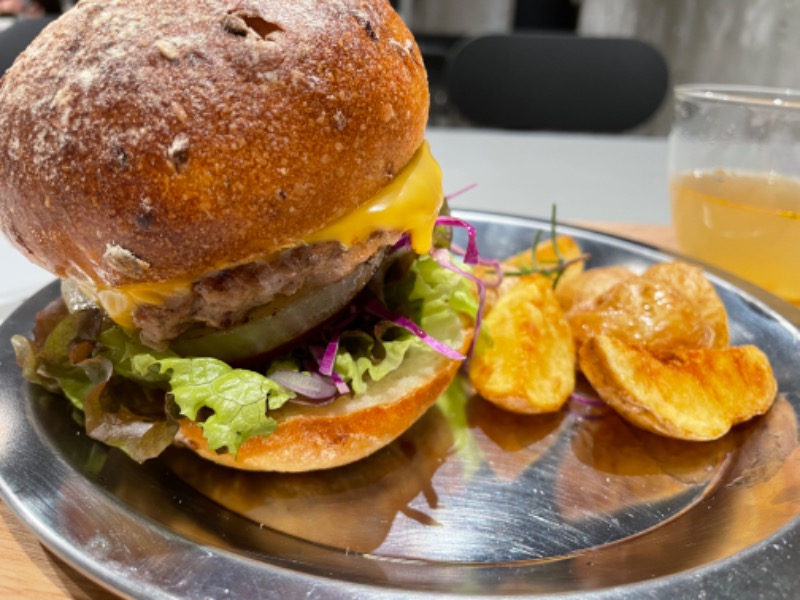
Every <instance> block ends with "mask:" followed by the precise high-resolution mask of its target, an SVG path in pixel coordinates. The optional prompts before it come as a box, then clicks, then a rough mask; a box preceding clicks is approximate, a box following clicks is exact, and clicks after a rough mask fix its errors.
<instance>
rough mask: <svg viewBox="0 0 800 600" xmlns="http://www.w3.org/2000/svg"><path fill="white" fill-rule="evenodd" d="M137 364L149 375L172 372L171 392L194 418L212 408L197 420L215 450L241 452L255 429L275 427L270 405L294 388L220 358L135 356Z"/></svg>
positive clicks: (264, 432)
mask: <svg viewBox="0 0 800 600" xmlns="http://www.w3.org/2000/svg"><path fill="white" fill-rule="evenodd" d="M133 368H134V369H135V370H136V371H137V372H138V373H139V374H140V375H142V376H147V375H148V374H149V373H151V372H152V370H153V368H156V369H157V370H158V372H159V373H161V374H162V375H165V376H167V377H168V380H169V385H170V393H171V395H172V397H173V398H174V400H175V403H176V404H177V405H178V407H179V408H180V413H181V414H182V415H183V416H185V417H188V418H189V419H191V420H193V421H198V415H199V414H200V412H201V411H202V410H203V409H210V410H211V411H212V414H211V415H210V416H208V417H207V418H204V419H202V420H200V421H199V422H198V424H199V425H200V427H201V428H202V429H203V436H204V437H205V438H206V440H207V442H208V447H209V448H210V449H211V450H221V449H223V448H225V449H226V450H227V451H228V452H231V453H233V454H236V453H237V452H238V450H239V446H241V445H242V443H244V441H245V440H247V439H248V438H249V437H252V436H254V435H261V436H267V435H270V434H271V433H272V432H273V431H274V430H275V425H276V423H275V419H273V418H271V417H269V416H267V410H268V409H269V410H277V409H278V408H280V407H281V406H283V405H284V404H285V403H286V402H287V401H288V400H290V399H291V398H294V397H295V394H294V393H293V392H291V391H289V390H287V389H285V388H283V387H282V386H280V385H278V384H277V383H275V382H274V381H272V380H271V379H267V378H266V377H265V376H263V375H260V374H259V373H256V372H255V371H248V370H246V369H234V368H232V367H231V366H229V365H228V364H226V363H224V362H222V361H220V360H217V359H215V358H161V359H157V358H155V357H153V356H148V355H146V354H141V355H137V356H135V357H134V358H133Z"/></svg>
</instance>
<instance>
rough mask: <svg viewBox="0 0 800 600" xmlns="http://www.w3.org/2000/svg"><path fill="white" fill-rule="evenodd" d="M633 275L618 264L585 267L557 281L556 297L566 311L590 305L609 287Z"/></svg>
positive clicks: (634, 275) (633, 275)
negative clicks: (584, 269) (567, 277)
mask: <svg viewBox="0 0 800 600" xmlns="http://www.w3.org/2000/svg"><path fill="white" fill-rule="evenodd" d="M633 277H636V274H635V273H634V272H633V271H631V270H630V269H629V268H628V267H623V266H618V265H614V266H609V267H596V268H594V269H587V270H586V271H583V272H582V273H577V274H575V276H573V277H570V278H569V279H567V280H562V281H559V285H558V287H557V288H556V298H558V301H559V303H560V304H561V308H563V309H564V311H565V312H566V311H568V310H570V309H571V308H573V307H575V306H587V305H591V303H592V302H594V301H595V300H597V298H599V297H600V296H601V295H602V294H604V293H605V292H607V291H608V290H609V289H611V288H612V287H614V286H615V285H617V284H618V283H620V282H622V281H625V280H627V279H632V278H633Z"/></svg>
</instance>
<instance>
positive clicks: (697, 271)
mask: <svg viewBox="0 0 800 600" xmlns="http://www.w3.org/2000/svg"><path fill="white" fill-rule="evenodd" d="M642 277H643V278H644V279H648V280H650V281H660V282H663V283H666V284H667V285H670V286H672V287H673V288H675V289H677V290H680V291H681V292H682V293H683V295H684V296H686V297H687V298H688V300H689V301H690V302H691V303H692V304H693V305H694V306H695V308H696V309H697V311H698V313H699V314H700V318H701V319H702V320H703V321H704V322H705V323H706V324H708V325H709V326H710V328H711V331H712V332H713V334H714V339H713V340H712V342H711V344H710V347H712V348H725V347H726V346H727V345H728V344H729V343H730V334H729V332H728V314H727V313H726V312H725V305H724V304H723V303H722V300H720V297H719V296H718V295H717V292H716V290H715V289H714V286H713V285H711V282H710V281H709V280H708V279H707V278H706V276H705V274H704V273H703V270H702V269H701V268H700V267H696V266H694V265H690V264H688V263H685V262H680V261H675V262H667V263H658V264H655V265H653V266H652V267H650V268H649V269H647V270H646V271H645V272H644V273H643V274H642Z"/></svg>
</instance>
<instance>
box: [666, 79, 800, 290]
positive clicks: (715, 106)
mask: <svg viewBox="0 0 800 600" xmlns="http://www.w3.org/2000/svg"><path fill="white" fill-rule="evenodd" d="M669 181H670V196H671V199H672V220H673V225H674V228H675V233H676V236H677V240H678V245H679V247H680V249H681V251H682V252H683V253H684V254H686V255H688V256H691V257H694V258H697V259H700V260H702V261H705V262H707V263H709V264H712V265H715V266H718V267H721V268H722V269H725V270H727V271H730V272H731V273H734V274H736V275H738V276H740V277H742V278H744V279H746V280H748V281H750V282H752V283H755V284H756V285H759V286H761V287H763V288H766V289H767V290H769V291H771V292H772V293H774V294H776V295H778V296H781V297H783V298H785V299H786V300H789V301H790V302H793V303H794V304H797V305H800V91H793V90H787V89H774V88H761V87H751V86H726V85H702V84H693V85H682V86H678V87H676V89H675V115H674V122H673V126H672V130H671V132H670V137H669Z"/></svg>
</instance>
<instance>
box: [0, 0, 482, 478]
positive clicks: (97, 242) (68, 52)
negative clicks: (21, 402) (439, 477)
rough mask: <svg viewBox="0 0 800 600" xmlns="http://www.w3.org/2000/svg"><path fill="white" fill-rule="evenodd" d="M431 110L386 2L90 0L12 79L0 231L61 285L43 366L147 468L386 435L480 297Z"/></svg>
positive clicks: (444, 373)
mask: <svg viewBox="0 0 800 600" xmlns="http://www.w3.org/2000/svg"><path fill="white" fill-rule="evenodd" d="M428 103H429V98H428V88H427V79H426V73H425V69H424V66H423V62H422V58H421V56H420V52H419V50H418V48H417V46H416V44H415V41H414V39H413V37H412V35H411V34H410V32H409V31H408V29H407V28H406V27H405V25H404V24H403V23H402V21H401V20H400V18H399V17H398V16H397V14H396V13H395V12H394V11H393V10H392V8H391V6H390V5H389V3H388V1H383V0H380V1H375V0H369V1H368V0H297V1H294V2H282V1H278V0H161V1H159V2H158V3H157V4H154V3H152V2H150V1H148V0H82V1H81V2H80V3H79V4H78V5H77V6H76V7H75V8H74V9H72V10H70V11H69V12H67V13H66V14H65V15H64V16H62V17H61V18H60V19H58V20H57V21H55V22H54V23H53V24H52V25H50V26H49V27H48V28H47V29H45V31H44V32H43V33H42V34H41V35H40V36H39V37H38V38H37V39H36V40H34V41H33V43H32V44H31V45H30V46H29V47H28V49H27V50H26V51H25V52H24V53H23V54H22V55H21V56H20V57H19V58H18V59H17V60H16V62H15V63H14V65H13V66H12V67H11V68H10V69H9V70H8V71H7V73H6V75H5V76H4V78H3V79H2V80H0V203H1V205H2V207H1V209H0V210H1V212H0V225H2V229H3V231H4V232H5V234H6V235H7V236H8V238H9V239H10V240H11V241H12V242H13V243H14V244H15V245H16V246H17V247H18V248H19V250H20V251H21V252H22V253H24V254H25V255H26V256H27V257H28V258H29V259H30V260H31V261H33V262H35V263H36V264H38V265H40V266H42V267H44V268H46V269H48V270H49V271H51V272H52V273H54V274H55V275H56V276H58V278H60V280H61V294H60V298H59V299H57V300H56V301H55V302H54V303H53V304H51V305H50V306H48V307H47V308H46V309H44V310H42V311H41V312H40V313H39V315H38V316H37V322H36V325H35V327H34V329H33V332H32V335H30V337H23V336H21V335H19V336H15V337H14V339H13V344H14V347H15V351H16V353H17V359H18V362H19V363H20V365H21V366H22V370H23V374H24V375H25V377H26V378H27V379H28V380H30V381H32V382H34V383H36V384H39V385H42V386H44V387H46V388H47V389H48V390H51V391H53V392H57V393H61V394H63V395H64V396H66V397H67V398H68V399H69V401H71V403H72V404H73V405H74V406H75V407H76V408H77V409H79V410H80V415H81V419H82V421H83V422H84V423H85V428H86V432H87V434H88V435H89V436H90V437H92V438H94V439H97V440H99V441H101V442H104V443H106V444H108V445H110V446H114V447H118V448H121V449H122V450H124V451H125V452H127V453H128V454H129V455H130V456H132V457H133V458H134V459H136V460H140V461H142V460H146V459H148V458H152V457H154V456H157V455H159V454H160V453H161V452H162V451H163V450H165V449H166V448H167V447H168V446H170V445H172V444H178V445H183V446H186V447H188V448H191V449H192V450H194V451H195V452H197V453H199V454H200V455H201V456H203V457H205V458H208V459H210V460H213V461H216V462H218V463H221V464H224V465H227V466H231V467H237V468H241V469H249V470H259V471H270V470H276V471H308V470H314V469H324V468H330V467H335V466H338V465H342V464H346V463H349V462H353V461H355V460H358V459H360V458H362V457H364V456H367V455H369V454H371V453H373V452H375V451H376V450H377V449H379V448H381V447H383V446H385V445H386V444H388V443H390V442H391V441H392V440H393V439H395V438H396V437H397V436H398V435H400V434H401V433H402V432H403V431H405V430H406V429H407V428H408V427H410V425H411V424H412V423H414V422H415V421H416V420H417V419H418V418H419V417H420V416H421V415H422V414H423V413H424V412H425V411H426V410H427V409H428V408H429V407H430V406H431V405H432V404H433V403H434V402H435V400H436V398H437V397H438V395H439V394H440V393H441V392H442V391H443V390H444V389H445V387H446V386H447V385H448V384H449V382H450V381H451V379H452V378H453V376H454V374H455V372H456V370H457V368H458V366H459V363H460V361H461V360H462V359H463V358H464V356H465V354H466V352H467V351H468V348H469V346H470V343H471V339H472V338H473V334H474V328H475V323H476V311H477V310H478V304H479V302H478V297H479V296H478V293H477V291H476V287H475V285H474V282H473V281H471V279H470V276H469V275H468V274H467V273H465V271H464V269H463V268H462V267H461V262H458V261H453V260H452V258H451V255H450V253H449V252H448V251H447V249H446V248H447V247H448V244H449V241H448V240H449V235H448V232H449V230H450V229H451V228H452V226H453V225H457V226H464V227H467V228H468V226H467V225H466V224H464V223H462V222H460V221H458V220H457V219H454V218H452V217H446V216H442V213H443V208H444V207H445V203H444V197H443V193H442V184H441V172H440V169H439V167H438V166H437V164H436V162H435V160H434V159H433V157H432V156H431V153H430V150H429V148H428V145H427V144H426V142H425V139H424V133H425V126H426V121H427V111H428ZM468 229H469V228H468ZM469 241H470V244H469V246H468V248H467V255H468V256H467V258H468V259H469V258H470V256H471V257H472V260H473V262H474V257H475V253H476V252H475V248H474V239H473V238H472V237H470V238H469ZM467 262H470V261H469V260H467Z"/></svg>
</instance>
